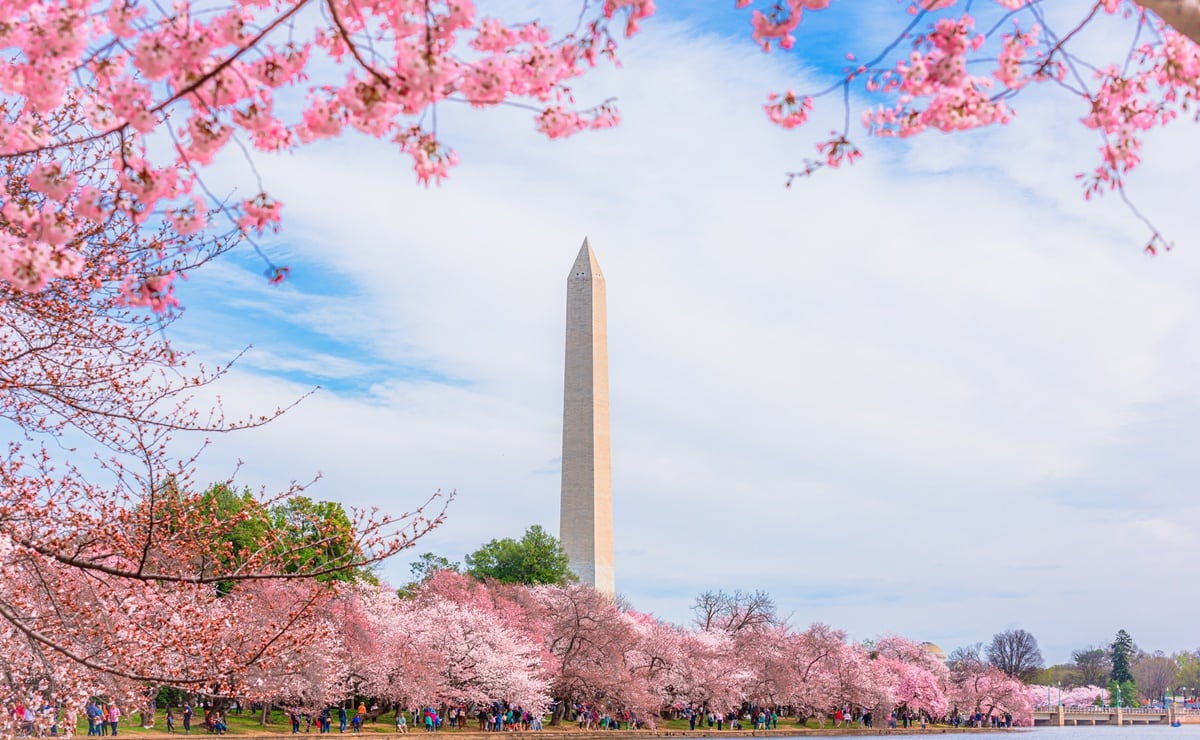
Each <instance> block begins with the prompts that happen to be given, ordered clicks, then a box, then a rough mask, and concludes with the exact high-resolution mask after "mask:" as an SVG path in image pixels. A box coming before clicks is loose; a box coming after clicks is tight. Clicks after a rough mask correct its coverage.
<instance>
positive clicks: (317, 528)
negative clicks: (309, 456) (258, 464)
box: [271, 496, 379, 583]
mask: <svg viewBox="0 0 1200 740" xmlns="http://www.w3.org/2000/svg"><path fill="white" fill-rule="evenodd" d="M271 525H272V527H273V528H274V530H275V531H274V533H273V534H275V535H276V536H275V537H273V538H272V540H273V546H274V547H275V548H277V552H278V554H279V555H280V556H281V557H282V559H283V561H284V562H285V563H286V565H285V566H284V570H285V571H286V572H289V573H303V572H309V571H314V570H320V571H325V572H324V573H322V574H321V575H319V576H317V580H318V581H366V582H368V583H378V582H379V580H378V579H377V578H376V577H375V574H374V573H372V572H371V571H370V570H369V569H367V568H361V567H354V568H344V569H342V568H339V566H340V565H342V564H346V563H353V562H355V561H357V560H359V559H361V557H362V552H361V551H360V550H359V548H358V545H357V541H356V539H355V536H354V532H355V528H354V522H352V521H351V520H350V517H349V516H348V515H347V514H346V510H345V509H344V508H343V507H342V505H341V504H339V503H337V502H334V501H313V500H312V499H310V498H307V497H305V496H293V497H291V498H288V499H287V500H286V501H284V502H283V503H281V504H278V505H276V506H273V507H271Z"/></svg>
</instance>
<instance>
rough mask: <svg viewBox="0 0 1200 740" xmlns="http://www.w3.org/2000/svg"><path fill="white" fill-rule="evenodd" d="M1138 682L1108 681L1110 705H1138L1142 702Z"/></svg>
mask: <svg viewBox="0 0 1200 740" xmlns="http://www.w3.org/2000/svg"><path fill="white" fill-rule="evenodd" d="M1139 697H1140V694H1139V692H1138V687H1137V684H1135V683H1134V682H1133V680H1132V679H1131V680H1129V681H1109V682H1108V702H1109V705H1110V706H1123V707H1136V706H1139V705H1140V704H1141V701H1140V698H1139Z"/></svg>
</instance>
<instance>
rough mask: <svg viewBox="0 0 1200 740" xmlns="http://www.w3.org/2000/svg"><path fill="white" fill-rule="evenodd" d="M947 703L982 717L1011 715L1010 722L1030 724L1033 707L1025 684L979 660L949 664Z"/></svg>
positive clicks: (959, 709) (1022, 724) (1031, 722)
mask: <svg viewBox="0 0 1200 740" xmlns="http://www.w3.org/2000/svg"><path fill="white" fill-rule="evenodd" d="M947 694H948V697H949V700H950V705H951V706H952V707H953V708H955V709H956V710H958V711H961V712H965V713H967V714H973V713H975V712H980V713H982V714H983V716H984V717H993V716H996V717H998V716H1001V715H1003V714H1005V713H1008V714H1011V715H1012V717H1013V724H1015V725H1020V726H1028V725H1031V724H1033V706H1034V702H1033V701H1032V700H1031V698H1030V695H1029V692H1028V691H1027V690H1026V687H1025V684H1023V683H1021V682H1020V681H1019V680H1017V679H1015V678H1012V677H1011V676H1008V675H1006V674H1005V673H1004V671H1002V670H1000V669H999V668H996V667H995V666H992V665H988V664H987V663H984V662H983V661H979V660H962V661H959V662H957V663H955V664H954V665H953V666H952V667H951V673H950V686H949V690H948V692H947Z"/></svg>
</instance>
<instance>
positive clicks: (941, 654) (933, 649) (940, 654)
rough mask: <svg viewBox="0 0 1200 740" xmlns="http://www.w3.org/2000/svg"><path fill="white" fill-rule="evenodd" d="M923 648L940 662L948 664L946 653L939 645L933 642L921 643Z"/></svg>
mask: <svg viewBox="0 0 1200 740" xmlns="http://www.w3.org/2000/svg"><path fill="white" fill-rule="evenodd" d="M921 647H923V648H925V649H926V650H928V651H929V652H930V653H932V654H933V655H934V656H935V657H936V658H937V659H938V660H940V661H942V662H943V663H945V662H946V651H945V650H942V649H941V648H940V647H938V646H937V645H935V644H933V643H932V642H923V643H921Z"/></svg>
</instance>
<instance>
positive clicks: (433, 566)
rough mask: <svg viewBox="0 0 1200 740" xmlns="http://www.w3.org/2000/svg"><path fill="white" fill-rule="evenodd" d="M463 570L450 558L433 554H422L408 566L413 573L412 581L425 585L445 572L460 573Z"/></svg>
mask: <svg viewBox="0 0 1200 740" xmlns="http://www.w3.org/2000/svg"><path fill="white" fill-rule="evenodd" d="M461 569H462V566H461V565H459V564H458V563H454V562H451V561H450V559H449V558H444V557H442V556H441V555H434V554H433V553H431V552H423V553H421V554H420V555H418V556H417V559H416V560H415V561H414V562H413V563H412V564H411V565H409V566H408V570H409V572H410V573H412V579H413V582H414V583H424V582H425V581H428V580H429V579H430V578H433V577H434V576H435V575H437V574H438V573H441V572H442V571H444V570H448V571H452V572H454V573H458V572H460V571H461Z"/></svg>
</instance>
